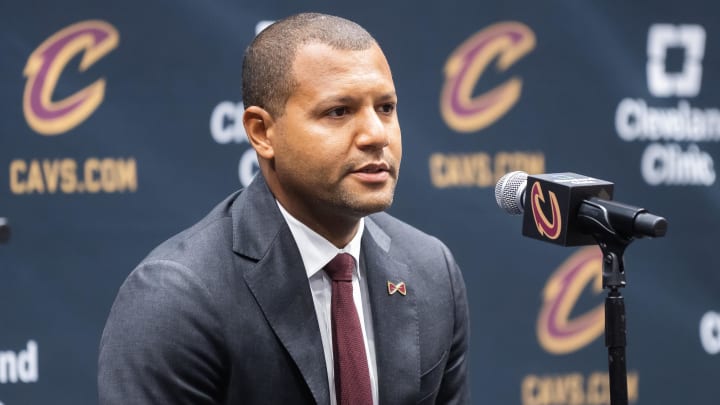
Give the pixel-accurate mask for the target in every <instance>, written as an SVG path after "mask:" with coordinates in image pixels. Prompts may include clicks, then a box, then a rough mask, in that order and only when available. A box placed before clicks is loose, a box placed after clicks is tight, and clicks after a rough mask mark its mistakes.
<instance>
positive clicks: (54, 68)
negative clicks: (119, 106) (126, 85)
mask: <svg viewBox="0 0 720 405" xmlns="http://www.w3.org/2000/svg"><path fill="white" fill-rule="evenodd" d="M119 38H120V36H119V34H118V31H117V30H116V29H115V28H114V27H113V26H112V25H110V24H108V23H106V22H104V21H99V20H89V21H83V22H79V23H76V24H73V25H71V26H69V27H66V28H64V29H62V30H60V31H58V32H57V33H55V34H53V35H52V36H50V37H49V38H48V39H46V40H45V41H44V42H43V43H42V44H41V45H40V46H39V47H37V49H35V51H34V52H33V53H32V54H31V55H30V58H29V59H28V61H27V64H26V65H25V69H24V71H23V75H24V76H25V77H26V78H27V82H26V84H25V92H24V95H23V112H24V114H25V119H26V121H27V123H28V125H30V127H31V128H32V129H33V130H35V131H36V132H38V133H40V134H43V135H59V134H62V133H64V132H67V131H69V130H70V129H72V128H74V127H76V126H77V125H79V124H80V123H82V122H83V121H85V120H86V119H87V118H88V117H90V115H92V113H93V112H94V111H95V110H96V109H97V108H98V106H99V105H100V103H102V101H103V97H104V96H105V79H99V80H97V81H95V82H94V83H92V84H90V85H88V86H87V87H85V88H83V89H81V90H78V91H76V92H75V93H73V94H72V95H70V96H68V97H66V98H64V99H62V100H53V93H54V92H55V88H56V87H57V84H58V80H59V79H60V75H61V74H62V72H63V70H64V69H65V68H66V67H67V65H68V63H69V62H70V61H71V60H72V59H73V58H74V57H76V56H77V55H78V54H82V58H81V60H80V66H79V71H80V72H84V71H86V70H87V69H88V68H90V67H91V66H92V65H93V64H95V63H96V62H97V61H98V60H100V59H101V58H103V57H104V56H105V55H106V54H107V53H109V52H110V51H112V50H113V49H115V47H117V45H118V42H119Z"/></svg>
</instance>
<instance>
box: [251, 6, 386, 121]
mask: <svg viewBox="0 0 720 405" xmlns="http://www.w3.org/2000/svg"><path fill="white" fill-rule="evenodd" d="M313 42H318V43H321V44H325V45H329V46H331V47H333V48H335V49H342V50H354V51H361V50H366V49H369V48H370V47H372V46H373V45H374V44H377V42H376V41H375V39H374V38H373V37H372V36H371V35H370V33H368V32H367V31H366V30H365V29H364V28H363V27H361V26H360V25H358V24H356V23H354V22H352V21H350V20H346V19H344V18H341V17H337V16H332V15H327V14H319V13H301V14H295V15H292V16H289V17H287V18H284V19H282V20H279V21H277V22H275V23H273V24H271V25H270V26H268V27H267V28H265V29H264V30H263V31H262V32H260V33H259V34H258V35H257V36H256V37H255V39H254V40H253V41H252V43H250V46H248V48H247V49H246V50H245V56H244V58H243V64H242V98H243V103H244V105H245V107H246V108H247V107H250V106H259V107H261V108H264V109H265V110H267V111H268V112H269V113H270V114H271V115H273V116H276V117H278V116H281V115H282V114H283V112H284V110H285V103H286V102H287V100H288V98H289V97H290V94H291V93H292V92H293V90H294V89H295V87H296V86H297V83H296V82H295V80H294V77H293V72H292V66H293V62H294V60H295V54H296V52H297V50H298V48H300V46H302V45H305V44H307V43H313Z"/></svg>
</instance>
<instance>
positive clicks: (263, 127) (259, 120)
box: [243, 105, 275, 160]
mask: <svg viewBox="0 0 720 405" xmlns="http://www.w3.org/2000/svg"><path fill="white" fill-rule="evenodd" d="M274 124H275V122H274V121H273V119H272V116H271V115H270V113H269V112H267V110H265V109H264V108H261V107H258V106H254V105H253V106H250V107H248V108H246V109H245V112H244V113H243V126H245V132H246V133H247V136H248V140H249V141H250V144H251V145H252V147H253V148H254V149H255V152H256V153H257V154H258V156H260V157H262V158H264V159H268V160H269V159H272V158H273V157H274V156H275V149H274V148H273V144H272V139H273V136H272V135H273V131H274V129H275V128H274V127H273V125H274Z"/></svg>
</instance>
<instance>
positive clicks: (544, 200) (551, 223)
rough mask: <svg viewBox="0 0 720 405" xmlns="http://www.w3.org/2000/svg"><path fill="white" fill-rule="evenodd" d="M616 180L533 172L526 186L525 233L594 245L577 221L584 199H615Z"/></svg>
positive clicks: (558, 241)
mask: <svg viewBox="0 0 720 405" xmlns="http://www.w3.org/2000/svg"><path fill="white" fill-rule="evenodd" d="M612 194H613V183H610V182H608V181H605V180H600V179H596V178H593V177H588V176H584V175H582V174H577V173H569V172H568V173H548V174H535V175H529V176H528V178H527V186H526V188H525V201H524V207H525V211H524V215H523V230H522V234H523V235H524V236H527V237H530V238H534V239H539V240H543V241H545V242H550V243H555V244H558V245H562V246H583V245H594V244H595V243H596V242H595V239H593V237H592V236H591V235H589V234H586V233H583V232H581V230H580V229H579V225H578V221H577V220H576V218H577V214H578V209H579V208H580V205H581V204H582V202H583V200H585V199H588V198H590V197H598V198H602V199H604V200H612Z"/></svg>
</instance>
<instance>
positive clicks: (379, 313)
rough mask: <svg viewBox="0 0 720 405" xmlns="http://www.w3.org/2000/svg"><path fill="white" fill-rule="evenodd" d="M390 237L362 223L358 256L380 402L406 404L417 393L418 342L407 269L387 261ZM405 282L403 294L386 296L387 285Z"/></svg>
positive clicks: (416, 317) (418, 372) (415, 310)
mask: <svg viewBox="0 0 720 405" xmlns="http://www.w3.org/2000/svg"><path fill="white" fill-rule="evenodd" d="M389 249H390V238H389V237H388V236H387V234H386V233H385V232H384V231H382V229H380V228H379V227H378V226H377V225H376V224H375V223H374V222H373V221H372V220H371V219H370V218H366V220H365V232H364V233H363V239H362V253H363V259H364V263H365V274H366V275H367V276H366V277H367V282H368V291H369V295H370V305H371V308H372V318H373V330H374V337H375V358H376V360H377V368H378V390H379V398H380V403H385V404H394V403H404V402H408V398H413V397H415V396H417V394H418V393H419V392H420V342H419V339H420V338H419V325H418V322H419V321H418V315H417V307H416V297H415V295H414V291H413V290H412V283H411V281H412V279H411V274H410V268H409V267H408V265H407V264H405V263H400V262H397V261H395V260H393V259H391V258H390V256H389V255H388V251H389ZM388 281H391V282H393V283H399V282H405V283H406V285H407V284H408V282H410V283H409V285H407V295H401V294H399V293H395V294H392V295H390V294H389V293H388V287H387V283H388Z"/></svg>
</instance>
